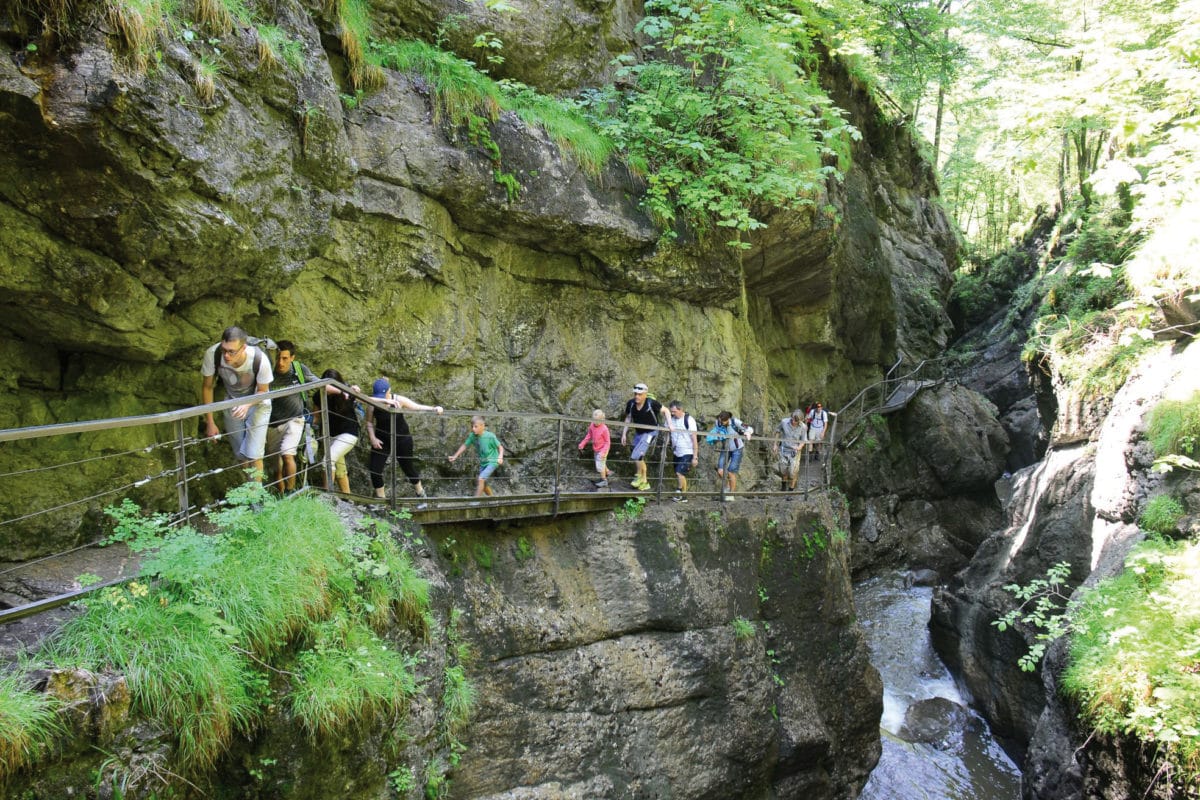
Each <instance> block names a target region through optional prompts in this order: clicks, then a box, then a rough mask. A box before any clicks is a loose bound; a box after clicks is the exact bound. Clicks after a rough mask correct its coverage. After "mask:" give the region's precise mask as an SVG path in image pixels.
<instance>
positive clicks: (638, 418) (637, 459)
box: [621, 383, 663, 491]
mask: <svg viewBox="0 0 1200 800" xmlns="http://www.w3.org/2000/svg"><path fill="white" fill-rule="evenodd" d="M662 408H663V406H662V403H660V402H658V401H657V400H655V399H654V398H653V397H651V396H650V390H649V389H648V388H647V387H646V384H644V383H638V384H636V385H635V386H634V387H633V397H632V398H630V400H629V402H627V403H626V404H625V427H623V428H621V446H622V447H624V446H625V438H626V434H627V432H628V430H629V426H630V425H653V426H655V427H659V426H661V425H662V422H661V420H660V419H659V414H661V413H662ZM656 436H658V431H654V430H647V429H645V428H635V429H634V433H633V451H632V452H631V453H630V454H629V457H630V458H631V459H633V463H634V465H635V466H636V467H637V475H635V476H634V478H633V488H635V489H642V490H643V491H644V490H646V489H649V488H650V481H648V480H646V453H648V452H649V451H650V445H652V444H654V439H655V437H656Z"/></svg>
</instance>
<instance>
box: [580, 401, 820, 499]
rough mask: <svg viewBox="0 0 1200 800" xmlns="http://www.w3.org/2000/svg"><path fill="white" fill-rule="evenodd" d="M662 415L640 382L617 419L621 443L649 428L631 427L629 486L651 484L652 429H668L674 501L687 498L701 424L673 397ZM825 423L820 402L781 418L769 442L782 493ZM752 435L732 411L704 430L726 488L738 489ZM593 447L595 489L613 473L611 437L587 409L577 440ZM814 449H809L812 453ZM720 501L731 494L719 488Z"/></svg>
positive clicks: (600, 417)
mask: <svg viewBox="0 0 1200 800" xmlns="http://www.w3.org/2000/svg"><path fill="white" fill-rule="evenodd" d="M666 409H667V415H666V418H665V419H663V418H662V412H663V405H662V403H660V402H659V401H658V400H657V399H655V398H654V397H651V396H650V390H649V388H648V387H647V386H646V384H644V383H639V384H637V385H635V386H634V387H633V397H632V398H630V400H629V401H628V402H626V403H625V413H624V415H623V418H622V423H623V424H622V427H621V445H622V446H624V445H625V444H626V435H627V432H628V430H629V426H630V425H634V426H652V427H640V428H635V432H634V435H633V450H632V452H631V453H630V459H631V460H632V461H633V463H634V467H635V469H636V474H635V475H634V478H633V481H632V485H633V488H635V489H641V490H646V489H649V488H650V481H649V480H648V479H647V477H646V472H647V466H646V456H647V455H648V454H649V452H650V448H651V446H652V445H653V444H654V442H655V440H656V438H657V436H658V431H656V430H653V427H662V428H667V429H668V430H669V431H670V448H671V457H672V462H673V465H674V469H675V481H676V484H677V487H676V489H675V497H674V498H673V499H674V500H675V501H676V502H679V503H686V502H687V491H688V473H690V472H691V470H692V468H693V467H695V466H696V465H697V463H698V462H699V454H700V441H699V437H700V428H699V425H698V424H697V422H696V420H695V419H694V418H693V417H692V416H691V415H689V414H688V413H687V411H685V410H684V407H683V402H682V401H680V400H672V401H671V402H669V403H667V406H666ZM828 423H829V416H828V413H827V412H826V411H825V408H824V406H823V405H822V404H821V403H816V404H814V405H812V406H811V407H810V408H809V409H808V410H807V411H804V410H801V409H796V410H795V411H793V412H792V413H791V414H790V415H789V416H787V417H785V418H784V419H783V420H781V421H780V423H779V426H778V428H777V429H776V432H777V433H778V434H779V441H777V442H774V443H773V444H772V453H773V454H774V455H775V457H776V464H775V472H776V474H777V475H779V477H780V480H781V485H780V488H781V489H782V490H784V491H794V490H795V488H796V483H797V481H798V480H799V476H800V466H801V463H802V462H803V459H804V456H805V454H806V450H807V449H808V447H809V442H820V441H823V440H824V438H825V429H826V427H827V426H828ZM753 435H754V428H752V427H751V426H749V425H746V424H745V423H743V422H742V421H741V420H740V419H738V418H737V417H735V416H734V415H733V412H731V411H722V412H720V413H719V414H717V419H716V423H715V424H714V425H713V427H712V429H711V430H709V431H708V432H707V433H706V434H705V442H706V443H707V444H709V445H715V446H718V447H719V455H718V456H717V466H716V471H717V477H718V479H719V480H720V482H721V485H722V488H723V489H725V490H728V492H731V493H732V492H736V491H737V480H738V472H739V471H740V469H741V466H742V456H743V455H744V453H745V449H746V442H747V441H749V439H750V437H752V436H753ZM589 444H590V445H591V446H592V452H593V454H594V455H595V466H596V473H597V474H598V475H599V476H600V479H599V480H598V481H596V482H595V484H596V486H597V487H604V486H608V485H609V483H608V481H609V477H610V476H611V475H612V474H613V473H612V471H611V470H609V469H608V463H607V460H608V453H609V449H610V447H611V436H610V434H609V430H608V424H607V422H606V421H605V416H604V411H603V409H599V408H598V409H596V410H595V411H593V412H592V424H591V425H590V426H588V430H587V434H586V435H585V436H584V437H583V440H582V441H580V442H579V449H580V450H582V449H584V448H585V447H587V446H588V445H589ZM815 452H816V451H815V449H814V450H813V453H814V454H815ZM722 496H723V497H724V499H725V500H732V499H733V497H732V495H731V494H727V493H725V492H722Z"/></svg>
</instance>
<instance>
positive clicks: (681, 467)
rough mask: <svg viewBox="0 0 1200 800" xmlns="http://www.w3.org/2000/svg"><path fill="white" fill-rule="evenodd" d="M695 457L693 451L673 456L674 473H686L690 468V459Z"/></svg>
mask: <svg viewBox="0 0 1200 800" xmlns="http://www.w3.org/2000/svg"><path fill="white" fill-rule="evenodd" d="M695 457H696V454H695V453H684V454H683V455H681V456H680V455H677V456H675V474H676V475H687V474H688V471H689V470H691V468H692V459H693V458H695Z"/></svg>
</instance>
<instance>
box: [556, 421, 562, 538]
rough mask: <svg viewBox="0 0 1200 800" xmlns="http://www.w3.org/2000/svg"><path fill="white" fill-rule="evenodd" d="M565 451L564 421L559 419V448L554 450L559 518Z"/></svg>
mask: <svg viewBox="0 0 1200 800" xmlns="http://www.w3.org/2000/svg"><path fill="white" fill-rule="evenodd" d="M562 450H563V420H562V417H559V418H558V446H557V447H556V448H555V449H554V516H556V517H557V516H558V496H559V492H560V491H561V484H560V481H561V479H562Z"/></svg>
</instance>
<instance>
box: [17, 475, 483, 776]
mask: <svg viewBox="0 0 1200 800" xmlns="http://www.w3.org/2000/svg"><path fill="white" fill-rule="evenodd" d="M231 495H232V496H233V498H234V503H233V505H232V507H231V508H230V509H228V510H225V511H222V512H219V513H217V514H214V515H213V517H212V521H213V522H214V523H215V524H217V525H218V526H219V530H218V532H216V533H212V534H201V533H198V532H197V531H195V530H193V529H191V528H186V527H185V528H182V529H177V530H172V529H168V528H165V527H164V526H162V525H159V524H158V521H157V520H156V519H155V518H154V517H148V518H141V519H143V520H144V522H145V524H144V525H143V526H142V527H139V522H138V520H139V518H138V517H137V516H136V515H135V514H134V513H133V512H134V511H135V510H136V509H131V508H130V505H129V504H123V505H122V506H121V507H119V508H117V509H114V510H113V513H114V516H115V517H116V518H117V519H118V533H117V536H118V537H120V538H123V539H124V540H126V541H127V543H128V544H129V545H130V546H131V547H133V548H134V549H136V550H138V551H141V552H143V562H142V563H143V578H142V579H141V580H139V581H134V582H131V583H128V584H124V585H118V586H112V587H108V588H106V589H103V590H101V591H99V592H98V593H96V594H94V595H92V596H91V598H90V599H89V600H88V601H87V608H86V611H85V612H84V613H83V614H82V615H81V616H79V617H76V618H75V619H73V620H72V621H70V622H69V623H68V624H67V625H66V626H65V627H64V628H63V630H62V631H61V632H60V633H59V634H58V635H57V636H56V638H55V639H54V640H53V641H52V642H51V643H50V644H49V645H48V646H47V647H46V648H45V649H44V650H43V652H41V653H40V654H38V655H37V656H36V657H35V658H34V662H33V663H44V664H48V665H51V666H54V667H73V668H80V669H86V670H90V671H93V672H103V671H110V670H111V671H116V672H118V673H121V674H123V675H124V676H125V677H126V679H127V681H128V683H129V688H130V692H131V695H132V700H133V710H134V712H135V713H137V714H139V715H143V716H145V717H146V718H148V719H150V720H154V721H156V722H157V723H159V724H160V725H161V726H162V728H163V730H166V731H170V732H172V734H173V736H174V739H175V745H176V746H175V749H174V754H173V756H172V761H171V763H170V764H169V765H168V764H159V765H157V766H156V767H155V769H154V770H151V772H155V773H156V774H158V775H159V776H160V777H161V776H162V775H169V774H171V773H172V772H182V773H184V774H187V775H191V776H202V775H203V773H204V772H205V771H206V770H208V769H211V767H212V766H213V765H214V764H215V762H216V760H217V759H218V758H219V757H220V756H221V754H222V753H223V752H224V751H225V750H226V748H227V747H228V746H229V744H230V742H231V740H232V739H233V737H234V736H235V735H239V734H240V735H248V734H250V733H251V732H252V731H254V730H255V729H256V728H257V726H258V725H259V724H260V723H261V722H262V720H263V719H264V718H265V715H266V714H267V712H268V710H269V709H270V708H272V707H274V706H276V705H279V706H283V707H286V708H288V709H290V713H291V715H292V717H293V718H294V720H295V721H296V722H297V723H298V724H299V725H300V726H301V727H302V728H303V730H305V731H306V732H307V733H308V734H309V735H310V736H312V737H327V736H331V735H336V734H338V733H339V732H340V731H343V730H345V729H347V728H348V727H350V726H361V725H367V726H371V725H373V726H376V727H382V728H385V729H386V728H388V727H391V726H400V728H401V729H402V728H403V726H404V724H405V713H404V712H405V710H406V709H407V706H408V703H409V700H410V698H412V697H414V696H415V695H416V694H418V692H420V691H423V690H424V689H423V687H422V685H421V684H420V683H419V681H418V678H417V668H418V665H417V658H416V654H415V653H413V652H410V653H405V652H404V651H403V648H404V647H406V646H408V647H421V646H423V643H424V642H425V641H426V637H427V636H428V635H429V633H430V630H429V628H430V626H432V625H435V624H436V623H435V622H434V621H433V618H432V615H431V613H430V608H429V586H428V584H427V583H426V582H425V581H424V580H423V579H422V578H421V577H420V576H419V575H418V574H417V572H416V570H415V568H414V567H413V565H412V563H411V562H410V560H409V558H408V556H407V555H406V554H405V553H404V552H403V551H402V550H401V549H400V548H399V547H398V546H397V544H396V543H395V541H394V540H393V539H392V537H391V535H390V528H389V526H388V525H387V524H386V523H384V524H382V525H381V526H374V527H378V528H380V529H379V530H373V529H372V530H371V531H368V530H357V531H347V530H346V528H345V526H344V525H343V523H342V522H341V520H340V519H339V517H338V516H337V515H336V514H335V513H334V511H333V509H332V508H331V507H330V506H329V505H328V504H327V503H325V502H323V501H322V500H320V499H318V498H316V497H312V496H307V497H306V496H297V497H292V498H288V499H286V500H275V499H272V497H271V496H270V495H268V494H267V493H266V492H265V491H264V490H263V489H262V488H261V487H259V486H258V485H257V484H248V485H247V486H246V487H244V488H241V489H237V490H234V492H232V493H231ZM280 553H288V554H289V557H288V558H286V559H282V560H281V559H280V558H279V554H280ZM400 631H407V635H402V636H400V637H399V638H397V634H398V632H400ZM448 664H449V666H448V667H447V670H446V679H445V681H444V686H445V688H444V690H443V691H444V692H446V693H449V695H450V696H451V699H452V700H453V702H452V703H448V708H447V710H446V712H445V714H444V716H446V721H445V725H446V726H447V729H448V730H451V732H452V733H453V731H454V730H458V728H460V727H461V724H462V721H463V720H464V719H465V717H466V714H467V713H469V705H470V701H471V690H470V685H469V684H468V683H467V682H466V678H465V674H464V673H463V671H462V665H461V663H454V659H453V657H452V658H451V659H450V662H448ZM18 681H19V677H17V676H9V677H6V678H5V679H4V680H3V681H0V721H4V722H5V723H6V724H5V725H4V727H3V728H2V729H0V765H2V766H0V770H3V772H8V771H12V770H13V769H15V768H18V767H20V766H22V765H23V764H27V763H29V762H30V761H31V760H32V759H33V758H34V757H35V756H36V755H37V754H38V752H39V751H40V750H41V749H44V748H45V746H46V745H47V744H48V743H49V742H50V741H51V740H52V739H53V736H54V734H55V732H56V728H55V726H56V717H55V714H54V707H53V705H52V704H51V703H50V701H48V700H46V699H44V696H42V699H38V697H39V695H38V694H31V693H29V692H28V691H26V690H24V689H23V687H22V686H20V685H19V684H18ZM431 683H432V684H433V685H432V686H431V689H432V691H438V690H439V687H438V686H437V685H436V684H437V682H431ZM35 701H36V702H35ZM435 705H436V701H435ZM464 706H466V708H464ZM10 720H11V721H13V723H14V726H13V727H12V728H11V729H10V726H9V725H8V724H7V723H8V722H9V721H10ZM444 745H445V747H447V748H449V750H450V751H453V750H454V747H455V745H457V739H456V737H454V736H452V735H451V736H447V737H446V741H445V743H444ZM439 761H440V756H437V755H435V756H434V757H433V758H431V759H430V762H431V763H433V762H439ZM109 766H110V767H111V768H113V769H118V770H119V769H121V768H122V767H121V766H120V765H119V764H117V763H116V762H115V761H114V762H112V763H111V764H110V765H109ZM124 768H125V769H134V768H133V767H130V766H129V765H126V766H125V767H124ZM3 772H0V774H3ZM143 772H145V770H143ZM434 772H435V773H437V776H438V778H437V779H438V780H439V781H441V782H444V780H445V775H444V772H445V769H444V768H442V769H441V770H440V772H439V771H438V770H437V769H434ZM149 777H150V776H148V774H137V775H124V776H122V777H121V778H120V781H122V782H123V781H126V780H130V781H133V782H139V781H144V780H147V779H148V778H149ZM105 780H106V781H107V780H108V778H105Z"/></svg>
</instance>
